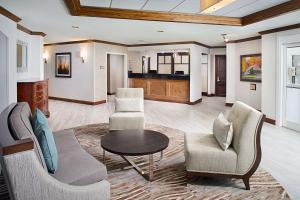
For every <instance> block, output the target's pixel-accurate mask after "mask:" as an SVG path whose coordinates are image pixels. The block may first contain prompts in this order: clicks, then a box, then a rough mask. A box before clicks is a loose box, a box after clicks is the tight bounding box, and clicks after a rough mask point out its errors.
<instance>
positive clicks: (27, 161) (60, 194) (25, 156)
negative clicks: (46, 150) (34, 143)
mask: <svg viewBox="0 0 300 200" xmlns="http://www.w3.org/2000/svg"><path fill="white" fill-rule="evenodd" d="M3 164H4V173H5V175H6V177H8V180H9V183H8V187H9V189H10V195H11V196H12V197H13V198H12V199H15V200H27V199H28V200H40V199H43V200H52V199H57V200H68V199H72V200H100V199H101V200H103V199H109V198H110V184H109V183H108V182H107V181H106V180H103V181H101V182H98V183H95V184H91V185H86V186H73V185H68V184H65V183H61V182H59V181H58V180H56V179H55V178H53V177H52V176H50V175H49V174H48V173H47V172H46V171H45V170H44V169H43V168H42V166H41V164H40V163H39V161H38V159H37V157H36V155H35V153H34V151H33V150H29V151H23V152H20V153H16V154H10V155H7V156H4V157H3Z"/></svg>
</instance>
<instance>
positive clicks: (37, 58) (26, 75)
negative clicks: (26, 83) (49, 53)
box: [17, 30, 44, 80]
mask: <svg viewBox="0 0 300 200" xmlns="http://www.w3.org/2000/svg"><path fill="white" fill-rule="evenodd" d="M17 40H19V41H22V42H24V43H25V44H26V45H27V55H28V57H27V63H28V64H27V65H28V66H27V67H28V70H27V71H26V72H18V73H17V80H24V79H32V78H33V79H40V80H43V79H44V64H43V45H44V38H43V37H42V36H38V35H29V34H27V33H25V32H23V31H20V30H17Z"/></svg>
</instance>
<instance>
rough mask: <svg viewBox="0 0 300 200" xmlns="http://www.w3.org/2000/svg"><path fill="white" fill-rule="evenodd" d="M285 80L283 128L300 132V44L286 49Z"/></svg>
mask: <svg viewBox="0 0 300 200" xmlns="http://www.w3.org/2000/svg"><path fill="white" fill-rule="evenodd" d="M285 58H286V59H285V62H284V78H283V91H284V92H283V105H282V106H283V111H284V112H283V126H285V127H287V128H290V129H293V130H296V131H300V44H299V45H295V46H293V45H292V46H288V47H287V48H286V55H285Z"/></svg>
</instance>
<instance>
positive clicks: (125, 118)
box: [109, 112, 145, 130]
mask: <svg viewBox="0 0 300 200" xmlns="http://www.w3.org/2000/svg"><path fill="white" fill-rule="evenodd" d="M144 128H145V118H144V113H143V112H116V113H113V114H112V115H111V116H110V118H109V129H110V130H126V129H127V130H128V129H144Z"/></svg>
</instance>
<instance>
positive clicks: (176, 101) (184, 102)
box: [144, 96, 189, 104]
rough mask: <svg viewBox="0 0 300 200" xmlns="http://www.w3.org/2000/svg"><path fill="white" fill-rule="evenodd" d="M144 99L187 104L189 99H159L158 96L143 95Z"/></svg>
mask: <svg viewBox="0 0 300 200" xmlns="http://www.w3.org/2000/svg"><path fill="white" fill-rule="evenodd" d="M144 99H145V100H150V101H162V102H169V103H182V104H189V101H186V100H171V99H160V98H155V97H149V96H145V97H144Z"/></svg>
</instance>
